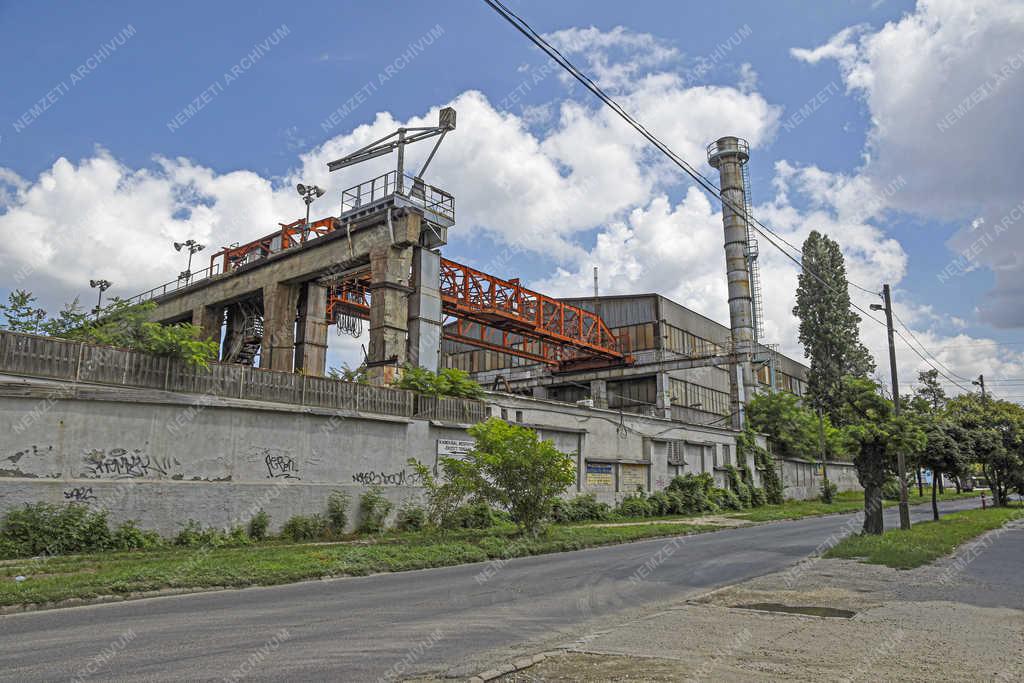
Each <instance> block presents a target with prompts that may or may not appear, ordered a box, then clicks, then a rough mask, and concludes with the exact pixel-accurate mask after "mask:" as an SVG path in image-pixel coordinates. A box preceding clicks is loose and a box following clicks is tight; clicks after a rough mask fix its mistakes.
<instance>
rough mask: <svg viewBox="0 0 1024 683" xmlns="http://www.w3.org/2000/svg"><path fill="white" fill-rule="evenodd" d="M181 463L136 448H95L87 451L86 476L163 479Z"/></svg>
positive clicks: (96, 477)
mask: <svg viewBox="0 0 1024 683" xmlns="http://www.w3.org/2000/svg"><path fill="white" fill-rule="evenodd" d="M180 465H181V463H180V462H178V461H177V460H174V459H172V458H154V457H151V456H150V455H148V454H147V453H146V452H145V451H143V450H141V449H139V448H136V449H134V450H133V451H131V452H129V451H128V450H127V449H124V448H111V449H110V450H109V451H105V450H104V449H102V448H93V449H90V450H88V451H86V452H85V468H86V477H88V478H91V479H103V478H111V479H140V478H144V477H148V478H156V479H162V478H165V477H168V476H171V472H172V471H173V470H174V468H175V467H180Z"/></svg>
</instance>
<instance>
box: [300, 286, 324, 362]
mask: <svg viewBox="0 0 1024 683" xmlns="http://www.w3.org/2000/svg"><path fill="white" fill-rule="evenodd" d="M295 367H296V368H299V369H301V370H302V371H303V372H304V373H305V374H307V375H315V376H317V377H323V376H324V374H325V372H326V370H327V287H326V286H325V285H322V284H320V283H318V282H307V283H306V284H305V285H303V286H302V291H301V294H300V296H299V324H298V325H297V326H296V330H295Z"/></svg>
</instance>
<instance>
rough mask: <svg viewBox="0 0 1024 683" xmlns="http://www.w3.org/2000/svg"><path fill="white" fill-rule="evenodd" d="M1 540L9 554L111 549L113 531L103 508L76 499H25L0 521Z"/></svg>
mask: <svg viewBox="0 0 1024 683" xmlns="http://www.w3.org/2000/svg"><path fill="white" fill-rule="evenodd" d="M0 541H3V542H4V547H5V548H6V550H5V551H4V552H5V553H6V554H8V555H9V556H15V557H29V556H34V555H41V554H44V553H45V554H47V555H61V554H65V553H75V552H84V551H93V550H105V549H108V548H110V547H111V534H110V527H109V526H108V525H107V513H106V511H104V510H99V511H93V510H90V509H89V508H88V507H86V506H85V505H81V504H77V503H70V504H68V505H52V504H50V503H26V504H25V506H24V507H22V508H17V509H14V510H11V511H9V512H8V513H7V515H6V517H5V518H4V520H3V522H2V523H0Z"/></svg>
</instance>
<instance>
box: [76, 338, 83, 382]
mask: <svg viewBox="0 0 1024 683" xmlns="http://www.w3.org/2000/svg"><path fill="white" fill-rule="evenodd" d="M84 355H85V342H78V363H77V364H75V383H78V382H79V381H80V380H81V378H82V356H84Z"/></svg>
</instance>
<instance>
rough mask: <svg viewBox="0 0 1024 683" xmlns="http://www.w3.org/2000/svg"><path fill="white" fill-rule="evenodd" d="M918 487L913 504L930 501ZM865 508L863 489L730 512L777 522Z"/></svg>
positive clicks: (952, 495) (949, 495) (949, 496)
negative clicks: (828, 501)
mask: <svg viewBox="0 0 1024 683" xmlns="http://www.w3.org/2000/svg"><path fill="white" fill-rule="evenodd" d="M916 491H917V489H916V488H915V489H913V490H912V491H910V492H909V493H910V495H908V496H907V501H908V502H909V503H910V504H911V505H923V504H925V503H928V504H931V502H932V494H931V489H930V488H929V487H927V486H926V487H925V488H924V495H923V496H918V495H915V492H916ZM978 495H979V492H973V491H972V492H970V493H961V494H959V495H958V494H957V493H956V492H954V491H947V492H945V493H940V494H939V495H938V500H940V501H948V500H961V499H964V498H976V497H977V496H978ZM896 504H897V502H896V501H895V500H887V501H885V503H884V505H885V507H893V506H894V505H896ZM863 509H864V492H863V491H844V492H843V493H838V494H836V496H835V499H834V500H833V501H832V503H831V504H826V503H822V502H821V501H820V500H787V501H786V502H785V503H783V504H782V505H765V506H763V507H759V508H753V509H751V510H744V511H743V512H739V513H733V514H730V515H729V516H730V517H736V518H737V519H746V520H749V521H751V522H775V521H778V520H783V519H802V518H804V517H816V516H818V515H834V514H841V513H847V512H859V511H861V510H863Z"/></svg>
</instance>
